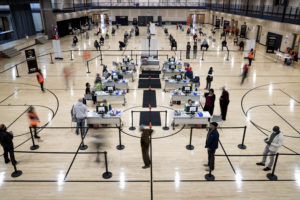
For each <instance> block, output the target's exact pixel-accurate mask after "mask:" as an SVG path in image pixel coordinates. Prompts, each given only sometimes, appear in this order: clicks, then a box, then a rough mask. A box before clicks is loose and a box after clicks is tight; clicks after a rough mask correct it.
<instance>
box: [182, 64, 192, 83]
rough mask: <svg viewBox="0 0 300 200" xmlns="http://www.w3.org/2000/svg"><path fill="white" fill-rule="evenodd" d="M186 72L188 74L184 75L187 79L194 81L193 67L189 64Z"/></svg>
mask: <svg viewBox="0 0 300 200" xmlns="http://www.w3.org/2000/svg"><path fill="white" fill-rule="evenodd" d="M185 70H186V72H185V74H184V76H185V78H188V79H190V80H192V79H193V78H194V73H193V70H192V67H190V65H189V64H188V66H187V67H186V68H185Z"/></svg>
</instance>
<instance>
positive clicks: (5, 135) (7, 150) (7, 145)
mask: <svg viewBox="0 0 300 200" xmlns="http://www.w3.org/2000/svg"><path fill="white" fill-rule="evenodd" d="M13 137H14V136H13V133H12V132H11V131H10V132H8V131H7V128H6V126H5V125H4V124H1V125H0V144H1V145H2V147H3V151H4V153H3V157H4V161H5V163H6V164H7V163H9V162H10V161H11V162H12V164H13V165H15V164H17V161H16V160H15V154H14V144H13ZM8 154H9V156H10V159H9V158H8Z"/></svg>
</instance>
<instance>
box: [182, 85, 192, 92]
mask: <svg viewBox="0 0 300 200" xmlns="http://www.w3.org/2000/svg"><path fill="white" fill-rule="evenodd" d="M182 91H183V92H184V93H186V94H187V93H191V92H192V87H191V86H183V87H182Z"/></svg>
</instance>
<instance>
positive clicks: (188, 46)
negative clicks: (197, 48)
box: [186, 42, 191, 59]
mask: <svg viewBox="0 0 300 200" xmlns="http://www.w3.org/2000/svg"><path fill="white" fill-rule="evenodd" d="M190 52H191V44H190V42H188V43H187V45H186V59H190Z"/></svg>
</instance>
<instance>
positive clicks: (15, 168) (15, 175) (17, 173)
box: [11, 163, 23, 178]
mask: <svg viewBox="0 0 300 200" xmlns="http://www.w3.org/2000/svg"><path fill="white" fill-rule="evenodd" d="M12 165H13V166H14V170H15V171H14V172H13V173H11V177H13V178H16V177H19V176H21V175H22V174H23V172H22V171H21V170H17V167H16V163H12Z"/></svg>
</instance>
